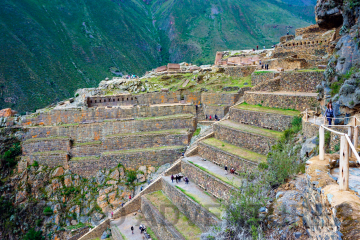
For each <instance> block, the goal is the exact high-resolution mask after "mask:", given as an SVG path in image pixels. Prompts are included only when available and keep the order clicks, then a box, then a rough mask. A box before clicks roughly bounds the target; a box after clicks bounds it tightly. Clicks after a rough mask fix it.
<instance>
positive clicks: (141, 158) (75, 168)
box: [69, 147, 185, 177]
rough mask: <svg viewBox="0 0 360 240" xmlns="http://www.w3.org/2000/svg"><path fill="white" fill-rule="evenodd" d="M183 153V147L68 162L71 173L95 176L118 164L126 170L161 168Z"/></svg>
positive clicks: (120, 153) (104, 155)
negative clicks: (150, 167) (148, 167)
mask: <svg viewBox="0 0 360 240" xmlns="http://www.w3.org/2000/svg"><path fill="white" fill-rule="evenodd" d="M184 151H185V148H184V147H181V148H179V147H178V148H171V149H160V150H148V151H141V150H139V151H137V152H123V153H122V152H113V153H111V152H110V153H103V154H102V155H101V157H100V158H90V157H89V159H82V160H77V161H69V167H70V170H71V172H73V173H75V174H79V175H81V176H85V177H88V176H95V175H96V173H97V172H98V171H99V170H100V169H104V168H107V169H111V168H114V167H116V166H117V165H118V164H119V163H120V164H122V165H123V166H124V167H125V168H126V169H137V168H138V167H139V166H143V165H146V166H150V165H151V166H161V165H164V164H166V163H172V162H174V161H175V160H176V159H177V158H179V157H180V156H181V154H182V153H183V152H184Z"/></svg>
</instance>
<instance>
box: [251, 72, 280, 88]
mask: <svg viewBox="0 0 360 240" xmlns="http://www.w3.org/2000/svg"><path fill="white" fill-rule="evenodd" d="M278 75H279V73H277V72H271V71H255V72H253V73H252V74H251V85H252V86H256V85H258V84H259V83H262V82H264V81H268V80H270V79H273V78H275V77H277V76H278Z"/></svg>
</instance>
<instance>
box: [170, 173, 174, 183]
mask: <svg viewBox="0 0 360 240" xmlns="http://www.w3.org/2000/svg"><path fill="white" fill-rule="evenodd" d="M171 182H172V183H174V175H171Z"/></svg>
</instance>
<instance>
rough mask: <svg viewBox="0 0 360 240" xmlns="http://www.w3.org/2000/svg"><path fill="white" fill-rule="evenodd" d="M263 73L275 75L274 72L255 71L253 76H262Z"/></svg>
mask: <svg viewBox="0 0 360 240" xmlns="http://www.w3.org/2000/svg"><path fill="white" fill-rule="evenodd" d="M265 73H276V71H271V70H269V71H255V72H254V75H262V74H265Z"/></svg>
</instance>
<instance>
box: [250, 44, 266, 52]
mask: <svg viewBox="0 0 360 240" xmlns="http://www.w3.org/2000/svg"><path fill="white" fill-rule="evenodd" d="M263 49H265V46H263ZM256 50H259V45H256ZM253 51H255V48H253Z"/></svg>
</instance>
